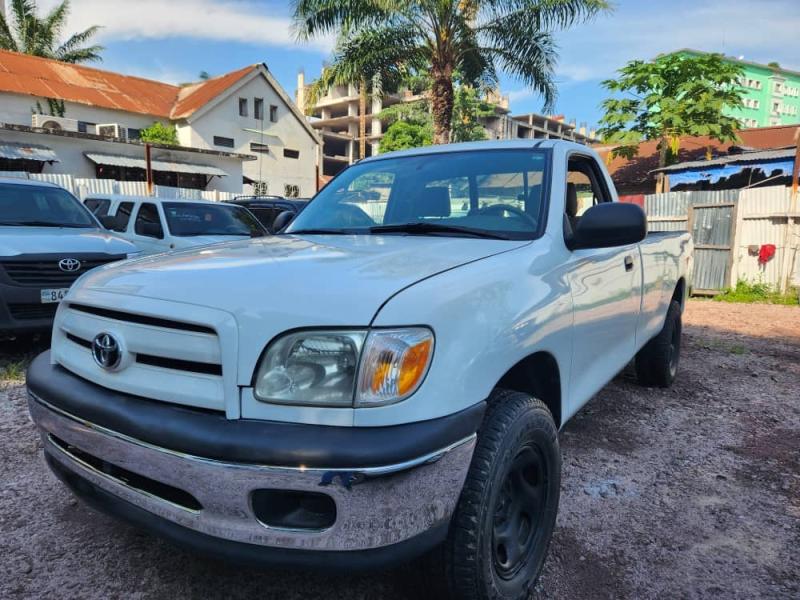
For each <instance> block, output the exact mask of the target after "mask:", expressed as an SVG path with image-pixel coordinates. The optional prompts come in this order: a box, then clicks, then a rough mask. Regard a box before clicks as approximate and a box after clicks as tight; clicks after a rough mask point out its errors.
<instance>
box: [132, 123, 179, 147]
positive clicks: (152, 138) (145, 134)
mask: <svg viewBox="0 0 800 600" xmlns="http://www.w3.org/2000/svg"><path fill="white" fill-rule="evenodd" d="M139 139H140V140H141V141H143V142H147V143H152V144H167V145H170V146H177V145H178V132H177V131H175V128H174V127H173V126H171V125H164V124H163V123H160V122H159V121H156V122H155V123H153V124H152V125H150V127H145V128H144V129H142V130H141V132H139Z"/></svg>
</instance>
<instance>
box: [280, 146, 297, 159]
mask: <svg viewBox="0 0 800 600" xmlns="http://www.w3.org/2000/svg"><path fill="white" fill-rule="evenodd" d="M283 156H284V157H285V158H300V151H299V150H290V149H289V148H284V149H283Z"/></svg>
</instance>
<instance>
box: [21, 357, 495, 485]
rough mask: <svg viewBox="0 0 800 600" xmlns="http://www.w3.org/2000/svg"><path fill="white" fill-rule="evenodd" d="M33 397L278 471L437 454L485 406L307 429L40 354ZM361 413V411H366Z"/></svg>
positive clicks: (209, 454) (467, 431)
mask: <svg viewBox="0 0 800 600" xmlns="http://www.w3.org/2000/svg"><path fill="white" fill-rule="evenodd" d="M27 384H28V389H29V390H30V391H31V392H32V393H33V394H34V396H36V397H38V398H40V399H41V400H43V401H44V402H47V403H48V404H50V405H52V406H53V407H55V408H57V409H60V410H63V411H65V412H67V413H69V414H70V415H73V416H75V417H77V418H80V419H83V420H86V421H88V422H90V423H93V424H95V425H99V426H101V427H104V428H106V429H109V430H111V431H114V432H117V433H120V434H123V435H126V436H129V437H131V438H134V439H137V440H141V441H143V442H147V443H149V444H152V445H154V446H159V447H161V448H165V449H169V450H174V451H177V452H184V453H187V454H192V455H195V456H199V457H203V458H211V459H216V460H223V461H227V462H242V463H257V464H263V465H270V466H276V467H298V466H300V465H302V466H305V467H307V468H330V469H335V468H367V467H380V466H385V465H392V464H398V463H403V462H406V461H410V460H413V459H415V458H417V457H419V456H423V455H426V454H429V453H432V452H436V451H437V450H440V449H442V448H445V447H447V446H449V445H451V444H454V443H456V442H458V441H460V440H463V439H464V438H466V437H468V436H470V435H472V434H473V433H475V432H476V431H477V430H478V426H479V425H480V422H481V419H482V418H483V413H484V410H485V407H486V403H485V402H479V403H477V404H475V405H473V406H471V407H469V408H467V409H465V410H462V411H460V412H458V413H455V414H452V415H448V416H446V417H441V418H438V419H431V420H428V421H419V422H416V423H407V424H403V425H394V426H390V427H341V426H329V425H306V424H299V423H281V422H275V421H258V420H252V419H235V420H231V419H226V418H225V415H223V414H221V413H218V412H212V411H206V410H201V409H193V408H187V407H183V406H179V405H175V404H168V403H165V402H159V401H154V400H148V399H145V398H140V397H137V396H132V395H130V394H124V393H121V392H116V391H113V390H109V389H107V388H103V387H100V386H98V385H95V384H93V383H90V382H88V381H86V380H85V379H82V378H80V377H78V376H76V375H73V374H72V373H70V372H69V371H67V370H66V369H64V368H62V367H60V366H58V365H53V364H51V363H50V352H49V351H47V352H44V353H42V354H40V355H39V356H38V357H36V359H34V361H33V362H32V363H31V365H30V367H29V368H28V376H27ZM365 410H366V409H365Z"/></svg>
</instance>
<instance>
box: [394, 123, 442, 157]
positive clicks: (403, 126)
mask: <svg viewBox="0 0 800 600" xmlns="http://www.w3.org/2000/svg"><path fill="white" fill-rule="evenodd" d="M432 143H433V127H432V126H431V125H430V124H428V123H419V122H414V121H395V122H394V123H392V124H391V125H389V128H388V129H387V130H386V132H385V133H384V134H383V137H382V138H381V152H393V151H395V150H406V149H408V148H419V147H420V146H430V145H431V144H432Z"/></svg>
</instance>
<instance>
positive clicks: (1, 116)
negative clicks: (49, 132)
mask: <svg viewBox="0 0 800 600" xmlns="http://www.w3.org/2000/svg"><path fill="white" fill-rule="evenodd" d="M0 1H2V0H0ZM37 100H39V103H40V104H41V105H42V109H43V110H44V111H45V112H47V111H48V108H47V100H46V99H45V98H35V97H33V96H23V95H21V94H8V93H0V123H12V124H14V125H27V126H28V127H30V126H31V114H32V111H33V110H35V108H36V101H37ZM64 108H65V109H66V110H65V111H64V116H65V117H66V118H68V119H77V120H79V121H86V122H87V123H120V124H121V125H124V126H125V127H132V128H134V129H142V128H144V127H149V126H150V125H152V124H153V122H154V121H162V122H165V121H164V120H163V119H159V118H157V117H154V116H152V115H142V114H138V113H129V112H124V111H121V110H111V109H107V108H99V107H96V106H88V105H86V104H77V103H74V102H65V103H64ZM88 133H94V131H89V132H88Z"/></svg>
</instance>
